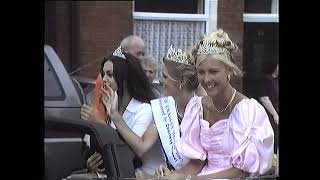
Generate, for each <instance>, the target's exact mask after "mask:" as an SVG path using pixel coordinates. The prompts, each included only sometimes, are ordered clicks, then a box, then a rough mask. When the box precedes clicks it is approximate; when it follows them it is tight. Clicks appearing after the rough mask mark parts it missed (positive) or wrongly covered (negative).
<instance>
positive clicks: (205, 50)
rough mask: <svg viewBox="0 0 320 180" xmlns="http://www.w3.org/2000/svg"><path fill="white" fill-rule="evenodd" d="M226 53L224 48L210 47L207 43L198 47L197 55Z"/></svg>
mask: <svg viewBox="0 0 320 180" xmlns="http://www.w3.org/2000/svg"><path fill="white" fill-rule="evenodd" d="M221 53H228V50H227V49H226V48H221V47H217V46H216V45H212V44H210V43H208V42H203V44H200V45H199V48H198V51H197V54H221Z"/></svg>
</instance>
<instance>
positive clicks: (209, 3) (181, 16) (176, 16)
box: [133, 0, 218, 34]
mask: <svg viewBox="0 0 320 180" xmlns="http://www.w3.org/2000/svg"><path fill="white" fill-rule="evenodd" d="M217 8H218V0H204V14H186V13H153V12H135V11H134V10H133V19H137V20H167V21H170V20H174V21H201V22H205V25H206V28H205V32H204V33H205V34H207V33H208V32H210V31H213V30H215V29H216V27H217ZM214 13H215V14H214ZM214 19H216V21H213V20H214Z"/></svg>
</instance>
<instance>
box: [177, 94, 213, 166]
mask: <svg viewBox="0 0 320 180" xmlns="http://www.w3.org/2000/svg"><path fill="white" fill-rule="evenodd" d="M201 118H202V105H201V97H197V96H196V97H193V98H192V99H191V100H190V101H189V103H188V105H187V107H186V109H185V113H184V117H183V119H182V122H181V125H180V129H181V139H180V141H178V143H177V144H176V146H177V150H178V151H179V152H180V153H181V154H183V155H185V156H186V157H188V158H190V159H200V160H202V161H204V160H205V159H206V157H207V153H206V151H205V150H204V149H203V147H202V145H201V143H200V119H201Z"/></svg>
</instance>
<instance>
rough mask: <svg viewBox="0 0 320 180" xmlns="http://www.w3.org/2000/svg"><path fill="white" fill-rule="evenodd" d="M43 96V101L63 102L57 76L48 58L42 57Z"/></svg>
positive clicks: (62, 93)
mask: <svg viewBox="0 0 320 180" xmlns="http://www.w3.org/2000/svg"><path fill="white" fill-rule="evenodd" d="M44 96H45V100H56V101H57V100H64V99H65V97H66V96H65V93H64V91H63V88H62V86H61V83H60V81H59V79H58V76H57V74H56V72H55V71H54V69H53V68H52V65H51V63H50V62H49V61H48V57H47V56H46V55H45V56H44Z"/></svg>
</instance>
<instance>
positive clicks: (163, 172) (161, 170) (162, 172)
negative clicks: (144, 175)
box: [154, 164, 170, 177]
mask: <svg viewBox="0 0 320 180" xmlns="http://www.w3.org/2000/svg"><path fill="white" fill-rule="evenodd" d="M169 174H170V170H169V169H168V168H167V166H166V165H163V164H161V165H160V166H159V167H158V168H157V169H156V170H155V173H154V175H155V177H163V176H167V175H169Z"/></svg>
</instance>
